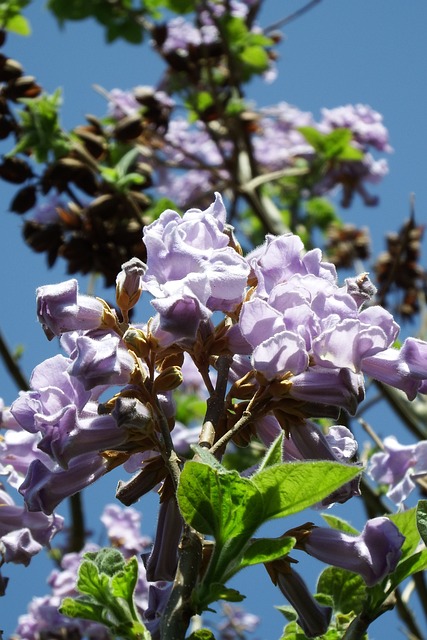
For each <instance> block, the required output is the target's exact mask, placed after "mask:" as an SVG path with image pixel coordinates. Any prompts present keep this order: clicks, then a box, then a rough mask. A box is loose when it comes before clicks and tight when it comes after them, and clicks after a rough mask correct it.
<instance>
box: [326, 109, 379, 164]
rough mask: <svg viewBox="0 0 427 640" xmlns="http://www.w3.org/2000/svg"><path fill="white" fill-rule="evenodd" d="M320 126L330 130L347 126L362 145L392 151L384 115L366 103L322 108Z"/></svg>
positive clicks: (327, 130)
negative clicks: (384, 123)
mask: <svg viewBox="0 0 427 640" xmlns="http://www.w3.org/2000/svg"><path fill="white" fill-rule="evenodd" d="M322 116H323V120H322V122H321V123H320V128H321V129H322V130H323V131H325V132H330V131H332V130H334V129H337V128H342V127H345V128H347V129H350V130H351V131H352V132H353V135H354V139H355V141H356V142H357V143H358V144H360V145H361V146H362V147H367V146H372V147H374V148H375V149H378V150H379V151H387V152H388V153H390V151H392V148H391V146H390V145H389V142H388V131H387V129H386V127H385V126H384V125H383V117H382V115H381V114H380V113H378V111H374V109H372V108H371V107H370V106H368V105H366V104H356V105H352V104H348V105H345V106H343V107H336V108H335V109H322Z"/></svg>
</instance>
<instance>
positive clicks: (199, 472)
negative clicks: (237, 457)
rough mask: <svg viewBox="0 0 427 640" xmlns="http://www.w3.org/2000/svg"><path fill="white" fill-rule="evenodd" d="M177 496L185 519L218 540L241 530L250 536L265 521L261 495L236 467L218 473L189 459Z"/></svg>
mask: <svg viewBox="0 0 427 640" xmlns="http://www.w3.org/2000/svg"><path fill="white" fill-rule="evenodd" d="M177 497H178V504H179V507H180V510H181V513H182V515H183V517H184V519H185V521H186V522H187V523H188V524H190V525H191V526H192V527H194V528H195V529H196V530H197V531H199V532H200V533H203V534H205V535H213V536H214V537H215V539H216V540H217V541H223V542H225V541H227V540H228V539H229V538H234V537H236V536H238V535H240V534H245V535H247V537H250V536H251V535H252V533H253V532H254V531H255V530H256V529H257V528H258V526H259V525H260V524H261V522H262V513H263V509H262V499H261V496H260V495H259V493H258V491H257V489H256V487H255V486H253V484H252V482H251V481H250V480H248V479H246V478H241V477H240V476H239V474H238V473H237V472H236V471H229V472H226V473H219V472H218V471H217V470H216V469H213V468H212V467H210V466H208V465H206V464H203V463H200V462H195V461H193V460H189V461H187V462H186V463H185V465H184V469H183V471H182V473H181V477H180V481H179V485H178V491H177Z"/></svg>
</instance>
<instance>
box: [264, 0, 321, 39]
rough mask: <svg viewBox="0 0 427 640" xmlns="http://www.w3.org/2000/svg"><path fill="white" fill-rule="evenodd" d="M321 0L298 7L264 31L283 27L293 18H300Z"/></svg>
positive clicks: (313, 0)
mask: <svg viewBox="0 0 427 640" xmlns="http://www.w3.org/2000/svg"><path fill="white" fill-rule="evenodd" d="M321 1H322V0H311V2H309V3H308V4H306V5H304V6H303V7H301V9H297V10H296V11H294V12H293V13H291V14H289V15H288V16H286V17H285V18H282V19H281V20H278V21H277V22H275V23H274V24H271V25H270V26H269V27H267V28H266V29H264V33H268V32H269V31H275V30H276V29H280V28H281V27H284V26H285V25H286V24H289V23H290V22H293V20H296V19H297V18H300V17H301V16H302V15H304V13H307V11H310V10H311V9H313V8H314V7H315V6H316V4H319V3H320V2H321Z"/></svg>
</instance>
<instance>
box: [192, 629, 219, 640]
mask: <svg viewBox="0 0 427 640" xmlns="http://www.w3.org/2000/svg"><path fill="white" fill-rule="evenodd" d="M188 640H215V636H214V634H213V633H212V631H211V630H210V629H197V631H193V633H192V634H191V636H189V637H188Z"/></svg>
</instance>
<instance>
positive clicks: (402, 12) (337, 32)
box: [0, 0, 427, 640]
mask: <svg viewBox="0 0 427 640" xmlns="http://www.w3.org/2000/svg"><path fill="white" fill-rule="evenodd" d="M302 4H303V3H302V2H296V1H286V2H275V1H273V0H266V2H265V9H264V12H263V15H262V18H263V19H262V24H263V25H269V24H271V23H273V22H275V21H276V20H278V19H280V18H281V17H283V16H284V15H288V14H290V13H292V12H293V11H294V10H295V9H297V8H299V7H300V6H301V5H302ZM43 5H44V3H43V2H40V1H36V2H34V3H33V5H32V6H30V7H29V9H28V12H27V15H28V17H29V19H30V22H31V24H32V28H33V35H32V36H31V37H30V38H19V37H13V36H12V37H9V39H8V42H7V43H6V46H5V47H4V51H3V52H4V53H5V54H6V55H8V56H11V57H14V58H16V59H17V60H19V61H20V62H21V63H22V64H23V66H24V68H25V71H26V73H29V74H31V75H35V76H36V78H37V79H38V80H39V82H40V83H41V84H42V85H43V87H44V88H45V89H46V90H47V91H48V92H53V91H54V90H55V89H56V88H57V87H58V86H60V87H62V88H63V93H64V106H63V109H62V122H63V124H64V126H65V127H67V128H71V127H73V126H75V125H77V124H80V123H82V122H83V120H84V115H85V114H86V113H94V114H97V115H102V114H103V113H104V111H105V101H104V99H103V98H102V97H101V96H100V95H99V94H98V93H97V92H96V91H94V89H93V84H95V83H96V84H98V85H101V86H102V87H104V88H105V89H107V90H110V89H112V88H114V87H120V88H122V89H130V88H132V87H133V86H136V85H140V84H147V85H149V84H155V83H156V81H157V80H158V78H159V74H160V69H161V67H160V65H159V63H158V62H157V60H156V58H155V57H154V56H153V54H151V53H150V51H149V49H148V46H144V47H143V48H136V47H132V46H130V45H125V44H120V43H117V44H114V45H110V46H106V45H105V44H104V39H103V34H102V32H101V29H100V28H99V27H98V26H97V25H95V24H94V23H92V22H90V21H89V22H86V23H78V24H67V25H66V27H65V29H64V30H63V31H60V30H59V29H58V27H57V25H56V23H55V21H54V19H53V18H52V17H51V16H50V14H48V13H47V12H46V10H45V9H44V8H43ZM426 28H427V4H426V3H425V0H411V2H402V0H375V2H372V0H323V1H322V2H321V3H320V4H319V5H318V6H316V7H315V8H314V9H313V10H312V11H311V12H309V13H308V14H306V15H305V16H303V17H302V18H300V19H299V20H297V21H295V22H292V23H291V24H289V25H288V26H287V27H286V30H285V34H284V35H285V37H284V39H283V42H282V44H281V45H280V47H279V53H280V60H279V62H278V68H279V76H278V79H277V80H276V82H275V83H273V84H271V85H266V84H265V83H262V82H260V81H257V82H255V83H253V84H252V85H251V87H250V89H249V95H250V97H251V98H252V99H254V100H255V101H256V102H257V104H258V105H259V106H266V105H270V104H275V103H277V102H279V101H282V100H285V101H287V102H289V103H291V104H294V105H295V106H297V107H299V108H300V109H302V110H306V111H311V112H312V113H313V115H314V116H315V118H318V117H320V109H321V108H322V107H327V108H332V107H335V106H340V105H344V104H347V103H364V104H369V105H370V106H372V107H373V108H374V109H376V110H378V111H379V112H381V113H382V114H383V116H384V122H385V125H386V126H387V127H388V129H389V132H390V142H391V145H392V146H393V148H394V153H393V154H392V155H390V156H389V158H388V160H389V166H390V173H389V175H388V176H387V177H386V178H385V180H384V181H383V183H381V184H380V185H379V186H377V187H373V190H374V191H375V193H377V194H378V195H379V196H380V198H381V202H380V205H379V206H378V207H376V208H366V207H365V206H364V205H363V203H362V202H361V201H360V199H355V201H354V204H353V206H352V207H351V209H349V210H346V211H345V212H343V216H344V219H345V220H348V221H352V222H355V223H356V224H358V225H360V226H363V225H368V226H369V227H370V229H371V235H372V238H373V241H374V248H375V250H376V251H379V250H381V249H382V248H383V246H384V245H383V234H384V233H385V232H386V231H388V230H397V229H398V228H399V226H400V225H401V224H402V221H403V219H404V218H405V217H407V215H408V211H409V194H410V193H411V192H414V193H415V195H416V217H417V220H418V222H421V223H423V222H424V223H425V222H426V219H427V214H426V212H427V188H426V185H427V180H426V170H427V159H426V149H427V126H426V115H427V88H426V78H427V46H426V35H425V34H426ZM6 150H7V148H6V147H5V146H4V145H3V147H2V146H1V145H0V151H1V152H4V151H6ZM0 193H1V203H2V204H1V207H2V209H3V211H2V212H1V214H0V215H1V216H2V221H1V230H2V233H1V234H0V264H1V269H2V273H3V281H2V306H1V309H2V316H1V317H2V320H1V331H2V332H3V335H4V336H5V338H6V339H7V341H8V343H9V344H10V346H11V347H12V348H14V347H16V346H17V345H21V344H22V345H23V346H24V347H25V351H24V355H23V358H22V366H23V369H24V370H25V371H26V373H27V375H29V373H30V372H31V369H32V368H33V367H34V366H35V365H36V364H37V363H38V362H39V361H40V360H41V359H44V358H46V357H49V356H51V355H53V354H54V353H56V352H57V346H56V344H55V343H47V341H46V339H45V337H44V334H43V332H42V331H41V329H40V327H39V326H38V324H37V322H36V320H35V305H34V291H35V288H36V287H37V286H39V285H41V284H46V283H48V282H58V281H60V280H62V279H65V277H66V275H65V271H64V265H63V264H61V263H58V265H57V266H56V267H55V269H54V270H51V271H48V270H47V268H46V266H45V261H44V257H43V256H40V255H36V254H34V253H32V252H31V251H30V249H28V248H27V247H26V246H25V245H24V244H23V242H22V240H21V238H20V226H21V220H20V218H19V217H18V216H15V215H13V214H11V213H9V212H8V203H9V201H10V198H11V195H12V190H10V189H9V188H8V187H7V186H6V185H4V184H1V185H0ZM367 267H369V265H367ZM84 287H85V283H84V280H83V284H82V288H83V289H84ZM416 329H417V327H416V326H415V327H414V331H416ZM0 379H1V381H2V384H1V388H0V396H2V397H3V398H4V400H5V402H6V403H9V402H11V401H12V400H13V399H14V397H15V396H16V389H15V388H14V387H13V385H12V384H11V382H10V381H9V379H8V377H7V374H6V373H5V372H4V369H3V368H2V367H0ZM381 428H383V427H382V426H381ZM389 430H390V432H392V431H393V430H394V425H393V424H390V428H389ZM380 431H381V429H380ZM385 434H386V432H384V435H385ZM117 479H118V476H115V477H114V478H112V479H109V480H108V481H107V482H105V483H104V484H103V485H102V487H100V488H99V489H98V488H94V489H92V490H91V491H90V493H89V495H88V496H87V497H86V498H85V504H86V507H87V510H88V513H89V524H90V526H91V527H95V525H96V520H97V517H98V515H99V513H100V508H101V507H100V506H99V505H100V500H101V493H102V496H104V495H106V494H107V495H108V494H109V495H111V498H113V494H114V487H115V483H116V482H117ZM152 502H153V501H151V503H152ZM352 507H353V511H354V513H352V510H351V509H349V508H345V507H343V508H342V509H341V510H340V511H338V512H337V515H342V516H343V517H346V516H347V517H349V514H350V513H352V515H353V524H354V525H355V526H358V527H362V526H363V515H362V512H361V510H360V509H359V510H357V509H355V510H354V505H353V503H352ZM142 509H143V512H144V519H143V522H144V533H147V534H152V533H153V532H154V520H153V513H154V511H153V506H152V505H147V504H145V503H143V504H142ZM63 512H64V513H65V510H63ZM311 517H312V516H311V514H309V515H308V516H307V518H306V519H310V518H311ZM288 526H290V525H288V523H286V525H283V523H282V528H280V526H279V525H277V533H276V535H279V534H280V533H282V532H283V528H288ZM48 567H49V564H48V563H47V562H46V560H45V559H44V558H43V557H40V558H36V559H35V560H34V561H33V564H32V566H31V567H30V568H29V569H23V568H22V567H17V568H16V569H15V568H13V567H11V568H10V569H9V567H7V568H6V570H5V571H4V573H5V574H6V575H10V576H11V577H12V581H11V585H10V587H9V593H8V595H7V597H6V598H3V599H1V600H0V621H1V625H0V626H3V628H4V629H5V631H6V634H5V637H7V636H8V633H10V632H12V631H13V628H14V625H15V621H16V618H17V615H18V614H19V613H22V612H23V611H24V610H25V609H26V603H27V601H28V599H29V598H30V596H31V594H33V593H35V592H36V591H37V593H38V594H40V595H41V594H43V593H45V592H46V589H45V587H44V580H45V575H46V572H47V570H48ZM245 578H246V582H245V586H246V584H248V585H250V594H249V597H248V601H247V604H246V606H247V608H248V609H249V610H254V611H255V612H256V613H261V612H262V611H263V610H265V608H266V607H267V611H268V613H267V616H266V622H264V624H263V627H262V629H261V630H260V632H259V633H258V636H259V637H260V638H261V637H262V638H263V639H264V640H273V639H274V638H278V637H279V634H280V631H281V628H282V626H283V623H282V619H281V617H280V615H279V614H278V613H276V612H273V610H272V609H271V607H270V605H273V604H281V602H282V598H281V596H280V594H279V592H278V591H275V590H274V589H273V587H272V586H270V585H269V583H268V580H267V579H265V578H264V576H263V575H261V573H260V572H256V571H255V570H252V572H249V573H248V574H247V576H246V575H245ZM245 578H244V579H245ZM268 607H270V608H268ZM385 625H386V626H387V628H388V634H389V637H390V638H400V637H403V636H402V634H401V633H400V632H399V631H398V630H397V626H396V620H395V619H393V618H392V617H390V616H385V617H383V618H381V619H380V620H379V621H378V622H377V623H376V624H375V625H373V626H372V637H373V638H375V637H376V638H380V637H384V636H383V633H384V628H385Z"/></svg>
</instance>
